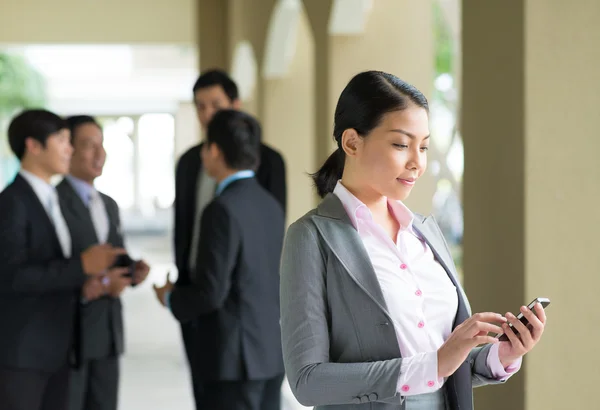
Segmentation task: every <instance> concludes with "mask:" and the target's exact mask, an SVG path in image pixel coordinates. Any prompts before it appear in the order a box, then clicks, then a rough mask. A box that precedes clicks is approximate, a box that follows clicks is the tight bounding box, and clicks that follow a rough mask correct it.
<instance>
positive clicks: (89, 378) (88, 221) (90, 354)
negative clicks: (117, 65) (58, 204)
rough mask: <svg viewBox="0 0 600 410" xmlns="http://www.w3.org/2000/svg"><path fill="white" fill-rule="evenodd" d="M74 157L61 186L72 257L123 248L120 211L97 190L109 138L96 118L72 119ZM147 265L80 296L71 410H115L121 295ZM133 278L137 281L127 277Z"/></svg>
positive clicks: (94, 283) (95, 281)
mask: <svg viewBox="0 0 600 410" xmlns="http://www.w3.org/2000/svg"><path fill="white" fill-rule="evenodd" d="M67 123H68V124H69V128H70V131H71V144H72V146H73V156H72V158H71V166H70V171H69V175H67V176H66V177H65V179H63V181H62V182H61V183H60V184H59V185H58V186H57V191H58V194H59V197H60V198H61V200H62V201H63V204H64V215H65V219H66V222H67V225H68V226H69V227H70V228H71V239H72V240H71V242H72V244H73V245H72V248H73V252H74V253H77V252H80V251H81V250H82V249H85V248H87V247H88V246H92V245H95V244H98V243H109V244H111V245H113V246H118V247H121V248H123V247H124V243H123V235H122V233H121V222H120V218H119V207H118V205H117V203H116V202H115V201H114V200H113V199H112V198H111V197H109V196H108V195H105V194H103V193H101V192H98V191H97V190H96V189H95V188H94V180H95V179H96V178H98V177H99V176H100V175H102V170H103V167H104V163H105V160H106V151H105V150H104V146H103V141H104V137H103V134H102V129H101V128H100V125H99V124H98V123H97V122H96V120H95V119H94V118H93V117H89V116H86V115H79V116H74V117H70V118H68V119H67ZM148 271H149V267H148V265H147V264H146V263H145V262H144V261H138V262H136V263H135V269H134V271H133V272H129V268H127V267H116V268H114V269H111V270H110V271H109V272H108V273H107V275H106V276H103V277H94V278H89V279H88V280H87V281H86V283H85V284H84V285H83V288H82V290H81V307H80V311H81V315H80V332H79V336H80V343H81V344H80V345H81V359H82V360H81V366H80V367H79V368H78V369H74V370H72V372H71V384H70V389H69V410H116V409H117V403H118V388H119V356H120V355H121V354H122V353H123V351H124V340H123V317H122V306H121V300H120V299H119V295H120V294H121V292H122V291H123V290H124V289H125V288H126V287H127V286H130V285H131V284H132V283H133V284H139V283H141V282H142V281H143V280H144V279H145V278H146V276H147V275H148ZM129 273H132V274H133V277H131V276H129V275H128V274H129Z"/></svg>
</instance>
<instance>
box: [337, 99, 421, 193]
mask: <svg viewBox="0 0 600 410" xmlns="http://www.w3.org/2000/svg"><path fill="white" fill-rule="evenodd" d="M428 147H429V115H428V113H427V111H426V110H425V109H424V108H420V107H417V106H410V107H409V108H407V109H405V110H403V111H394V112H390V113H388V114H385V115H384V117H383V118H382V120H381V123H380V124H379V126H377V127H376V128H375V129H373V131H371V133H370V134H368V135H367V136H366V138H360V137H358V136H357V140H356V149H355V151H354V153H353V155H351V156H350V157H349V158H348V157H347V158H348V159H350V162H351V164H348V161H347V163H346V164H347V165H351V166H353V167H354V168H355V169H354V170H353V171H354V172H353V173H354V174H356V175H357V177H358V178H359V179H360V185H361V186H362V187H364V188H367V189H369V190H370V191H372V193H376V194H378V195H382V196H386V197H388V198H390V199H395V200H405V199H406V198H407V197H408V196H409V194H410V192H411V190H412V188H413V186H414V185H415V183H416V181H417V180H418V178H419V177H420V176H421V175H423V173H424V172H425V169H426V168H427V150H428Z"/></svg>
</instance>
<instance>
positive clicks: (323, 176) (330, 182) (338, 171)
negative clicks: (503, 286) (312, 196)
mask: <svg viewBox="0 0 600 410" xmlns="http://www.w3.org/2000/svg"><path fill="white" fill-rule="evenodd" d="M345 161H346V155H345V154H344V151H343V150H341V149H340V148H338V149H336V150H335V151H334V152H333V153H332V154H331V155H330V156H329V158H327V160H326V161H325V163H324V164H323V166H321V169H319V170H318V171H317V172H316V173H314V174H312V175H311V176H312V179H313V182H314V183H315V187H316V188H317V193H318V194H319V196H320V197H321V198H324V197H325V196H326V195H327V194H329V193H331V192H333V190H334V189H335V186H336V185H337V182H338V181H339V180H340V179H341V178H342V173H343V172H344V162H345Z"/></svg>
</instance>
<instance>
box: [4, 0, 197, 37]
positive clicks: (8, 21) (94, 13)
mask: <svg viewBox="0 0 600 410" xmlns="http://www.w3.org/2000/svg"><path fill="white" fill-rule="evenodd" d="M195 4H196V2H195V1H194V0H152V1H147V0H52V1H46V0H2V2H1V3H0V43H38V44H39V43H183V44H195V43H196V40H197V33H196V5H195Z"/></svg>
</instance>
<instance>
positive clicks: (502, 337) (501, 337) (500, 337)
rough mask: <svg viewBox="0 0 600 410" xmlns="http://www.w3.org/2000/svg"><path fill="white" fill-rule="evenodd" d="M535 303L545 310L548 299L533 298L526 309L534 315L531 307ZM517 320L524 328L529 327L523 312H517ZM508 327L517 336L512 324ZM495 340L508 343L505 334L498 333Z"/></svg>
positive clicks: (548, 302)
mask: <svg viewBox="0 0 600 410" xmlns="http://www.w3.org/2000/svg"><path fill="white" fill-rule="evenodd" d="M536 303H540V304H541V305H542V308H544V309H546V307H547V306H548V305H549V304H550V299H548V298H535V299H533V300H532V301H531V303H530V304H529V305H527V309H529V310H532V311H533V312H534V314H535V311H534V310H533V307H534V306H535V305H536ZM517 319H519V320H520V321H521V323H523V324H524V325H525V326H527V325H529V320H527V318H526V317H525V316H523V312H521V311H519V314H518V315H517ZM508 326H509V327H510V330H512V331H513V332H515V334H517V335H518V334H519V332H518V331H517V329H515V328H514V326H513V325H512V323H509V324H508ZM496 339H498V340H500V341H502V342H506V341H508V340H509V339H508V336H506V334H505V333H500V334H498V335H496Z"/></svg>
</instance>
